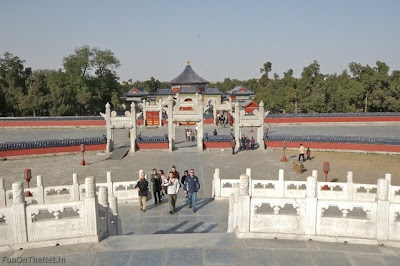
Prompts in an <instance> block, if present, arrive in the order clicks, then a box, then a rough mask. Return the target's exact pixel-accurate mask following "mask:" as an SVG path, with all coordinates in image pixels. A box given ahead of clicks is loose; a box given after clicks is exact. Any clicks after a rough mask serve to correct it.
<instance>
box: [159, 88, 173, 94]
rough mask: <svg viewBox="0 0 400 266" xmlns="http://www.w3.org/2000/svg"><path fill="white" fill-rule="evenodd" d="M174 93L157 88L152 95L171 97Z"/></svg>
mask: <svg viewBox="0 0 400 266" xmlns="http://www.w3.org/2000/svg"><path fill="white" fill-rule="evenodd" d="M173 94H174V93H173V92H172V90H171V89H160V88H158V89H157V91H156V92H155V93H154V95H173Z"/></svg>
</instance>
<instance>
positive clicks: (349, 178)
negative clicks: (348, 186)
mask: <svg viewBox="0 0 400 266" xmlns="http://www.w3.org/2000/svg"><path fill="white" fill-rule="evenodd" d="M352 182H353V172H351V171H349V172H347V183H352Z"/></svg>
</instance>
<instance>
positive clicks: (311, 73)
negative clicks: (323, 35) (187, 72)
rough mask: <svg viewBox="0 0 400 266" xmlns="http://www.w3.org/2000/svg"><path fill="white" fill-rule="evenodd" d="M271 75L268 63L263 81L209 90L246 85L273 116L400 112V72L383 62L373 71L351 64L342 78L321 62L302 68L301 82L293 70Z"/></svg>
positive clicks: (218, 84) (228, 81) (230, 82)
mask: <svg viewBox="0 0 400 266" xmlns="http://www.w3.org/2000/svg"><path fill="white" fill-rule="evenodd" d="M271 71H272V63H271V62H267V63H265V64H264V66H263V68H261V69H260V72H261V74H262V76H261V78H260V79H249V80H245V81H240V80H236V79H233V80H231V79H229V78H226V79H225V80H224V81H223V82H216V83H213V84H210V86H213V87H219V88H221V89H222V90H223V91H227V90H230V89H232V88H233V87H235V86H238V85H243V86H244V87H246V88H247V89H249V90H252V91H254V93H255V100H256V101H257V102H259V101H263V102H264V103H265V108H266V109H268V110H270V111H271V112H273V113H282V112H283V113H348V112H399V111H400V71H399V70H394V71H392V73H391V74H389V66H388V65H387V64H386V63H384V62H381V61H377V62H376V66H374V67H371V66H369V65H365V66H364V65H361V64H359V63H355V62H352V63H350V64H349V69H348V70H347V69H345V70H343V72H342V73H341V74H336V73H335V74H323V73H321V72H320V65H319V64H318V62H317V61H313V62H312V63H311V64H310V65H309V66H306V67H304V68H303V71H302V72H301V76H300V77H299V78H295V77H294V76H293V75H294V72H293V70H292V69H289V70H288V71H287V72H284V73H283V77H280V76H279V75H278V74H276V73H274V74H273V75H272V76H271V77H269V73H270V72H271ZM349 72H350V73H349Z"/></svg>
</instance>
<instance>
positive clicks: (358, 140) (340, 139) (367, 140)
mask: <svg viewBox="0 0 400 266" xmlns="http://www.w3.org/2000/svg"><path fill="white" fill-rule="evenodd" d="M264 140H267V141H288V142H325V143H351V144H379V145H400V139H392V138H374V137H358V136H326V135H310V136H295V135H275V134H271V135H265V136H264Z"/></svg>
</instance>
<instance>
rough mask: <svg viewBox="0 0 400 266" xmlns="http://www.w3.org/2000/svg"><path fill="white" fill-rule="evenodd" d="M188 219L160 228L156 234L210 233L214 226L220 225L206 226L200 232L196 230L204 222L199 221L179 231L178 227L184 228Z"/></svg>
mask: <svg viewBox="0 0 400 266" xmlns="http://www.w3.org/2000/svg"><path fill="white" fill-rule="evenodd" d="M188 223H189V222H188V221H183V222H181V223H179V224H177V225H175V226H172V227H171V228H169V229H166V230H159V231H157V232H155V233H154V234H188V233H209V232H211V231H212V230H213V229H214V228H216V227H217V226H218V224H210V225H209V226H208V227H207V228H205V229H204V230H202V231H200V232H195V230H196V229H198V228H199V227H201V226H202V225H203V224H204V222H198V223H196V224H194V225H192V226H191V227H189V228H187V229H185V230H183V231H178V229H180V228H182V227H183V226H184V225H186V224H188Z"/></svg>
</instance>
